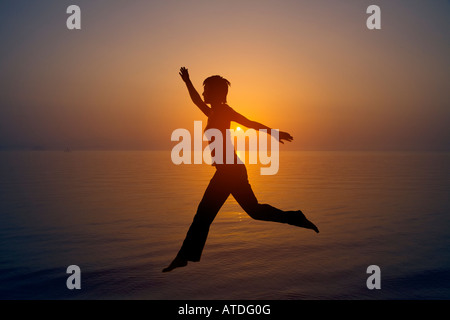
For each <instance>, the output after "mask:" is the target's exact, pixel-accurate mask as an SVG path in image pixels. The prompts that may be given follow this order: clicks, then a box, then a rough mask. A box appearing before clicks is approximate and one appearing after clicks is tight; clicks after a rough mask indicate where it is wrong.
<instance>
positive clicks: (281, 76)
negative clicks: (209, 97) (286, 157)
mask: <svg viewBox="0 0 450 320" xmlns="http://www.w3.org/2000/svg"><path fill="white" fill-rule="evenodd" d="M71 4H77V5H79V6H80V8H81V18H82V23H81V26H82V29H81V30H76V31H69V30H68V29H67V28H66V19H67V17H68V14H66V8H67V7H68V6H69V5H71ZM370 4H377V5H379V6H380V7H381V19H382V29H381V30H373V31H371V30H368V29H367V28H366V19H367V18H368V14H366V8H367V7H368V6H369V5H370ZM449 14H450V3H449V1H444V0H442V1H414V0H397V1H385V0H384V1H359V0H358V1H357V0H353V1H350V0H346V1H336V0H330V1H325V0H315V1H312V0H310V1H300V0H295V1H294V0H292V1H285V0H281V1H280V0H279V1H264V0H258V1H245V0H239V1H233V0H227V1H204V0H201V1H200V0H198V1H190V0H186V1H171V0H165V1H144V0H140V1H139V0H135V1H124V0H121V1H118V0H109V1H101V0H97V1H85V0H83V1H81V0H76V1H47V0H41V1H22V0H15V1H13V0H6V1H2V2H1V3H0V42H1V44H2V45H1V48H0V149H14V148H33V147H36V146H41V147H45V148H48V149H62V148H65V147H67V146H68V147H71V148H73V149H96V148H99V149H170V148H171V147H172V146H173V145H174V143H173V142H171V141H170V135H171V133H172V131H173V130H175V129H177V128H186V129H189V130H192V129H193V121H194V120H203V121H204V122H205V123H206V119H205V118H204V116H203V115H202V113H201V112H200V111H199V110H197V109H196V107H195V106H194V105H193V104H192V103H191V102H190V100H189V96H188V94H187V90H186V88H185V87H184V84H183V82H182V81H181V79H180V78H179V75H178V70H179V68H180V67H181V66H186V67H187V68H189V71H190V73H191V78H192V80H193V82H194V85H195V86H196V87H197V89H198V90H199V91H200V90H201V89H202V88H201V83H202V81H203V79H204V78H206V77H208V76H210V75H213V74H220V75H222V76H224V77H225V78H227V79H228V80H230V82H231V88H230V92H229V97H228V102H229V104H230V105H231V106H232V107H233V108H234V109H235V110H237V111H238V112H241V113H243V114H244V115H246V116H247V117H248V118H250V119H252V120H256V121H258V122H262V123H264V124H266V125H268V126H270V127H273V128H277V129H280V130H283V131H287V132H289V133H291V134H292V135H293V136H294V142H293V143H291V144H290V145H286V146H283V148H285V149H286V150H412V151H421V150H431V151H433V150H438V151H450V126H449V120H450V93H449V92H450V91H449V89H450V65H449V58H448V57H450V20H449V18H448V17H449Z"/></svg>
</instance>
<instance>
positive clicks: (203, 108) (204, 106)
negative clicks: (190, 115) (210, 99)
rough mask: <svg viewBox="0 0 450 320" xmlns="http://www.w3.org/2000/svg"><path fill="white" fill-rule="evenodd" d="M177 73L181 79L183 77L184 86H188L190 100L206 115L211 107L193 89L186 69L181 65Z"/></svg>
mask: <svg viewBox="0 0 450 320" xmlns="http://www.w3.org/2000/svg"><path fill="white" fill-rule="evenodd" d="M179 74H180V76H181V79H183V81H184V82H185V83H186V87H187V88H188V91H189V95H190V96H191V99H192V102H194V104H195V105H196V106H197V107H198V108H199V109H200V110H201V111H202V112H203V113H204V114H205V115H206V116H207V117H208V116H209V113H210V112H211V108H210V107H208V105H207V104H206V103H205V102H204V101H203V100H202V98H201V97H200V95H199V94H198V92H197V90H195V88H194V85H193V84H192V82H191V79H190V78H189V72H188V69H186V68H185V67H182V68H181V69H180V73H179Z"/></svg>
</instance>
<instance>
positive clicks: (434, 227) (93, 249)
mask: <svg viewBox="0 0 450 320" xmlns="http://www.w3.org/2000/svg"><path fill="white" fill-rule="evenodd" d="M449 161H450V154H449V153H402V152H283V151H282V152H281V154H280V169H279V172H278V174H276V175H272V176H262V175H260V167H259V166H258V165H249V166H248V173H249V179H250V183H251V185H252V187H253V190H254V192H255V194H256V196H257V197H258V199H259V201H260V202H261V203H269V204H271V205H273V206H276V207H278V208H280V209H284V210H297V209H301V210H302V211H303V212H304V213H305V214H306V216H307V217H308V218H309V219H310V220H312V221H313V222H314V223H315V224H316V225H317V226H318V227H319V229H320V233H319V234H316V233H314V232H313V231H311V230H306V229H302V228H297V227H294V226H290V225H286V224H280V223H276V222H263V221H256V220H253V219H251V218H250V217H249V216H248V215H247V214H246V213H245V212H244V211H243V210H242V209H241V208H240V207H239V205H238V204H237V203H236V201H235V200H234V199H233V198H232V197H231V196H230V198H229V199H228V200H227V202H226V203H225V205H224V206H223V207H222V209H221V211H220V212H219V214H218V215H217V218H216V219H215V221H214V223H213V224H212V226H211V230H210V234H209V238H208V241H207V243H206V246H205V249H204V252H203V256H202V259H201V261H200V262H197V263H189V265H188V266H187V267H185V268H180V269H176V270H174V271H172V272H170V273H162V272H161V271H162V269H163V268H164V267H166V266H167V265H168V264H169V263H170V262H171V261H172V259H173V258H174V257H175V255H176V253H177V251H178V249H179V248H180V246H181V243H182V241H183V239H184V237H185V235H186V232H187V230H188V228H189V225H190V223H191V221H192V218H193V216H194V214H195V211H196V208H197V205H198V203H199V201H200V200H201V198H202V195H203V192H204V190H205V189H206V186H207V185H208V182H209V180H210V179H211V177H212V175H213V174H214V168H213V167H211V166H208V165H206V164H203V165H179V166H177V165H174V164H173V163H172V161H171V158H170V151H76V150H75V151H71V152H62V151H2V152H0V298H1V299H151V300H159V299H161V300H172V299H189V300H190V299H194V300H195V299H202V300H209V299H239V300H241V299H242V300H268V299H270V300H301V299H305V300H316V299H327V300H328V299H355V300H362V299H364V300H365V299H374V300H376V299H450V214H449V213H450V200H449V199H450V197H449V190H450V169H449ZM70 265H77V266H79V267H80V270H81V289H80V290H69V289H68V288H67V286H66V280H67V279H68V277H69V276H70V274H68V273H67V272H66V271H67V267H68V266H70ZM371 265H377V266H379V268H380V270H381V273H380V275H381V276H380V279H381V289H373V290H370V289H368V287H367V284H366V282H367V279H368V277H369V276H371V274H368V273H367V268H368V267H369V266H371Z"/></svg>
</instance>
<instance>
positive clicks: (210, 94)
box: [203, 85, 221, 103]
mask: <svg viewBox="0 0 450 320" xmlns="http://www.w3.org/2000/svg"><path fill="white" fill-rule="evenodd" d="M203 100H204V101H205V103H217V102H219V103H220V102H221V101H220V100H221V99H218V97H217V94H214V90H213V89H212V88H211V86H210V85H205V87H204V89H203Z"/></svg>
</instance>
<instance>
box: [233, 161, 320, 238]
mask: <svg viewBox="0 0 450 320" xmlns="http://www.w3.org/2000/svg"><path fill="white" fill-rule="evenodd" d="M231 194H232V195H233V197H234V198H235V199H236V201H237V202H238V203H239V205H240V206H241V207H242V209H244V211H245V212H246V213H247V214H248V215H249V216H250V217H252V218H253V219H256V220H263V221H275V222H281V223H287V224H290V225H294V226H298V227H302V228H307V229H312V230H314V231H315V232H317V233H319V229H318V228H317V227H316V226H315V225H314V224H313V223H312V222H311V221H309V220H308V219H307V218H306V217H305V215H304V214H303V213H302V212H301V211H300V210H297V211H283V210H280V209H278V208H275V207H273V206H271V205H269V204H260V203H258V200H257V198H256V196H255V194H254V193H253V190H252V187H251V185H250V183H249V182H248V176H247V170H246V169H245V167H244V166H243V169H242V170H241V173H240V177H239V182H238V183H236V184H235V185H234V187H233V189H232V191H231Z"/></svg>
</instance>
